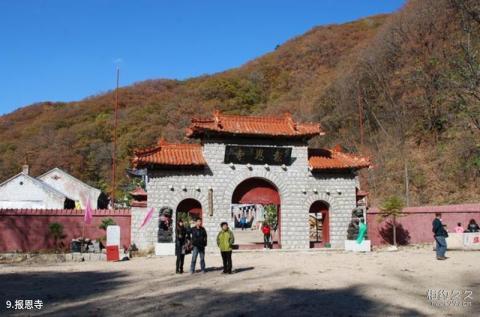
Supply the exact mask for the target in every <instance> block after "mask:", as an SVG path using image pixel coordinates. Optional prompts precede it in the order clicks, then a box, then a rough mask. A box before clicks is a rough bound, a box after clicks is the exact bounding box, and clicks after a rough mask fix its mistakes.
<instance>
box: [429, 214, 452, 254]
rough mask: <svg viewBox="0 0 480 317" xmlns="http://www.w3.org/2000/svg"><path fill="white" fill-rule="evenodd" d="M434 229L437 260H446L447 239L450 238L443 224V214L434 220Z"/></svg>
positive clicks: (437, 215) (436, 215)
mask: <svg viewBox="0 0 480 317" xmlns="http://www.w3.org/2000/svg"><path fill="white" fill-rule="evenodd" d="M432 227H433V228H432V231H433V237H434V238H435V241H436V242H437V247H436V251H437V260H445V259H446V257H445V251H447V241H446V237H448V233H447V230H445V228H444V227H443V224H442V214H440V213H436V214H435V219H434V220H433V223H432Z"/></svg>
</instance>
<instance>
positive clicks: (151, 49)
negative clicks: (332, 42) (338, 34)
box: [0, 0, 405, 114]
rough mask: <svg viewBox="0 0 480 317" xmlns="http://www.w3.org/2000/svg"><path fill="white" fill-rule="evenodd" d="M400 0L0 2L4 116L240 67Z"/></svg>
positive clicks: (397, 5)
mask: <svg viewBox="0 0 480 317" xmlns="http://www.w3.org/2000/svg"><path fill="white" fill-rule="evenodd" d="M404 2H405V1H404V0H388V1H380V0H377V1H372V0H336V1H331V0H323V1H315V0H310V1H307V0H295V1H294V0H290V1H283V0H263V1H260V0H256V1H255V0H242V1H240V0H236V1H230V0H228V1H227V0H221V1H220V0H218V1H216V0H215V1H214V0H212V1H208V0H203V1H193V0H192V1H181V0H178V1H173V0H171V1H153V0H151V1H144V0H136V1H133V0H131V1H113V0H110V1H109V0H82V1H80V0H78V1H65V0H58V1H57V0H49V1H42V0H36V1H34V0H31V1H24V0H15V1H7V0H0V114H4V113H7V112H10V111H12V110H14V109H16V108H18V107H22V106H26V105H28V104H31V103H34V102H39V101H73V100H79V99H83V98H85V97H87V96H90V95H94V94H97V93H101V92H103V91H107V90H109V89H112V88H113V87H114V85H115V67H116V65H119V67H120V69H121V78H120V84H121V85H122V86H125V85H128V84H131V83H134V82H137V81H142V80H146V79H154V78H177V79H184V78H188V77H193V76H198V75H202V74H208V73H214V72H218V71H222V70H225V69H228V68H232V67H237V66H240V65H242V64H244V63H245V62H247V61H249V60H251V59H253V58H255V57H258V56H260V55H262V54H264V53H267V52H269V51H272V50H273V49H274V48H275V46H276V45H277V44H281V43H283V42H285V41H287V40H288V39H290V38H292V37H294V36H296V35H301V34H303V33H304V32H306V31H308V30H309V29H311V28H312V27H314V26H317V25H322V24H330V23H342V22H347V21H352V20H356V19H358V18H361V17H365V16H369V15H374V14H380V13H388V12H393V11H395V10H397V9H399V8H400V7H401V6H402V5H403V4H404Z"/></svg>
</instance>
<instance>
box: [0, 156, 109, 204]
mask: <svg viewBox="0 0 480 317" xmlns="http://www.w3.org/2000/svg"><path fill="white" fill-rule="evenodd" d="M100 195H101V191H100V190H99V189H96V188H93V187H91V186H89V185H87V184H85V183H83V182H82V181H80V180H79V179H77V178H75V177H73V176H71V175H70V174H68V173H66V172H65V171H62V170H61V169H59V168H54V169H52V170H51V171H49V172H47V173H45V174H43V175H41V176H40V177H37V178H35V177H32V176H30V175H29V169H28V166H27V165H25V166H24V167H23V170H22V172H21V173H19V174H17V175H15V176H13V177H11V178H10V179H8V180H6V181H4V182H3V183H1V184H0V209H8V208H12V209H19V208H23V209H73V208H75V205H76V204H77V205H78V204H79V205H80V206H81V207H84V204H85V203H86V202H87V201H88V200H90V202H91V206H92V208H97V201H98V198H99V196H100Z"/></svg>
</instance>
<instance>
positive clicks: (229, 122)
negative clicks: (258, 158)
mask: <svg viewBox="0 0 480 317" xmlns="http://www.w3.org/2000/svg"><path fill="white" fill-rule="evenodd" d="M207 133H214V134H222V135H243V136H267V137H283V138H302V137H308V138H311V137H314V136H317V135H324V134H325V133H324V132H323V130H322V128H321V127H320V124H318V123H297V122H295V121H294V120H293V118H292V115H291V114H289V113H286V114H284V115H283V116H280V117H267V116H264V117H259V116H237V115H226V114H222V113H221V112H220V111H215V113H214V114H213V118H209V119H192V123H191V124H190V127H189V128H187V136H188V137H200V136H203V135H205V134H207Z"/></svg>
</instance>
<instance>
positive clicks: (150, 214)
mask: <svg viewBox="0 0 480 317" xmlns="http://www.w3.org/2000/svg"><path fill="white" fill-rule="evenodd" d="M153 211H154V209H153V208H150V210H149V211H148V212H147V215H146V216H145V219H143V222H142V225H141V226H140V229H142V228H143V226H145V225H146V224H147V223H148V222H149V221H150V219H152V216H153Z"/></svg>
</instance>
